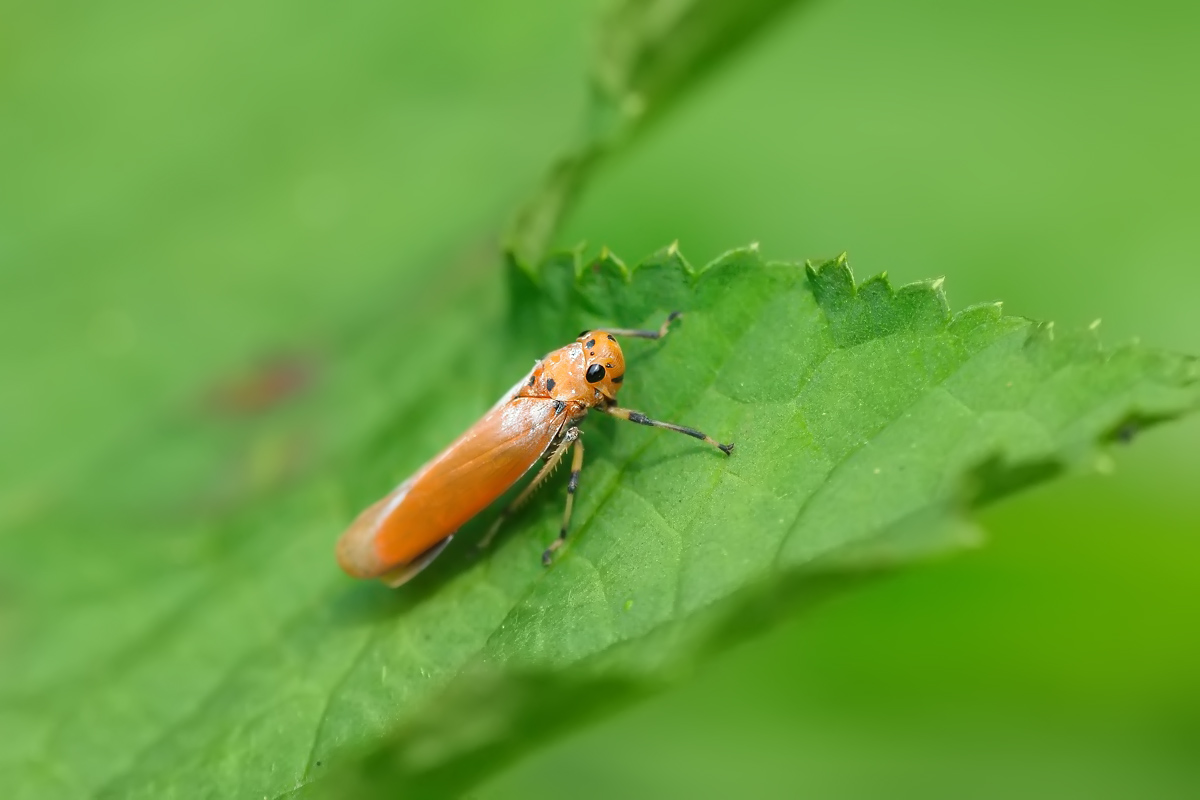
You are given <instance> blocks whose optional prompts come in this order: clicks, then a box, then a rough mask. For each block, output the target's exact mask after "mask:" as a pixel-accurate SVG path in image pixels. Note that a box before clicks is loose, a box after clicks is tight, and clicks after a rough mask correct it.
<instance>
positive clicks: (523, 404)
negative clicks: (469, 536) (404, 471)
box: [337, 395, 567, 583]
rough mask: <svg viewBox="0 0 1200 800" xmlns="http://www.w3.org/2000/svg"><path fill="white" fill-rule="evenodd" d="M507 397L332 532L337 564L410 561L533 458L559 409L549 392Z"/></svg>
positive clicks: (360, 570) (377, 572) (352, 566)
mask: <svg viewBox="0 0 1200 800" xmlns="http://www.w3.org/2000/svg"><path fill="white" fill-rule="evenodd" d="M510 397H511V395H509V396H508V397H506V399H505V400H501V401H500V402H499V403H497V404H496V405H495V406H493V407H492V410H491V411H489V412H488V413H487V414H485V415H484V416H483V418H482V419H480V420H479V421H478V422H476V423H475V424H474V425H472V426H471V427H470V428H469V429H468V430H467V432H466V433H464V434H463V435H462V436H460V437H458V439H457V440H455V441H454V443H453V444H451V445H450V446H449V447H447V448H446V449H445V450H443V451H442V452H441V453H440V454H439V455H438V456H436V457H435V458H434V459H433V460H432V461H430V462H429V463H428V464H426V465H425V466H423V467H421V468H420V469H419V470H417V472H416V474H414V475H413V476H412V477H411V478H409V479H408V480H406V481H405V482H404V483H402V484H400V485H399V486H397V487H396V488H395V489H393V490H392V492H391V493H390V494H388V496H387V497H385V498H383V499H382V500H380V501H379V502H378V503H375V504H374V505H373V506H371V507H370V508H368V509H367V510H366V511H364V512H362V513H361V514H359V515H358V519H356V520H354V523H353V524H351V526H350V527H349V528H348V529H347V530H346V532H345V533H343V534H342V538H341V539H339V540H338V545H337V558H338V563H339V564H341V566H342V569H344V570H345V571H346V572H348V573H349V574H350V575H353V576H354V577H356V578H377V577H380V576H382V575H384V573H387V572H392V571H394V570H397V569H398V568H401V567H404V566H405V565H409V564H412V563H413V562H415V561H417V560H418V559H419V558H420V556H422V555H423V554H425V553H427V552H429V551H430V550H431V549H432V548H434V547H435V546H437V545H438V544H439V543H441V542H442V541H444V540H445V539H446V538H447V537H449V536H451V535H452V534H453V533H454V532H455V531H457V530H458V528H459V527H460V526H461V525H462V524H463V523H465V522H466V521H467V520H469V519H471V517H473V516H475V515H476V514H478V513H479V512H480V511H482V510H483V509H485V508H487V506H488V505H490V504H491V503H492V501H493V500H495V499H496V498H497V497H499V496H500V495H502V494H504V492H505V490H506V489H508V488H509V487H510V486H512V485H513V484H514V483H516V482H517V480H518V479H520V477H521V476H522V475H523V474H525V472H526V470H528V469H529V468H530V467H531V466H533V464H534V463H535V462H536V461H537V460H538V458H539V457H540V456H541V455H542V453H544V452H545V450H546V448H547V447H549V445H550V443H551V442H552V441H554V437H555V436H557V435H558V432H559V431H560V430H562V427H563V425H564V424H566V420H567V415H566V414H563V413H559V414H557V415H556V414H555V410H554V401H553V400H551V399H549V398H542V397H512V398H511V399H508V398H510ZM556 417H557V418H556ZM433 555H436V553H434V554H433ZM421 566H423V564H422V565H421ZM415 572H416V569H414V570H412V571H411V572H406V573H405V576H404V577H408V576H410V575H411V574H413V573H415ZM399 582H402V580H401V581H398V583H399Z"/></svg>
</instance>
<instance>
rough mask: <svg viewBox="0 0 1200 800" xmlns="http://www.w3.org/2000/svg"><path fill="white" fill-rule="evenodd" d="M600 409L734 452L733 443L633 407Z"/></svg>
mask: <svg viewBox="0 0 1200 800" xmlns="http://www.w3.org/2000/svg"><path fill="white" fill-rule="evenodd" d="M599 410H600V411H603V412H604V413H605V414H610V415H612V416H614V417H617V418H618V419H627V420H629V421H630V422H636V423H637V424H638V425H649V426H650V427H651V428H666V429H667V430H669V431H675V432H676V433H683V434H687V435H688V436H691V437H693V438H695V439H700V440H701V441H703V442H705V443H707V444H711V445H712V446H713V447H715V448H717V449H718V450H720V451H721V452H722V453H724V454H725V455H729V454H730V453H732V452H733V444H732V443H730V444H721V443H720V442H718V441H717V440H716V439H714V438H712V437H711V436H709V435H708V434H707V433H704V432H703V431H698V430H696V429H695V428H687V427H684V426H683V425H676V424H674V423H672V422H663V421H661V420H657V419H650V418H649V417H647V416H646V415H645V414H643V413H642V412H640V411H633V410H631V409H628V408H620V407H618V406H608V407H607V408H600V409H599Z"/></svg>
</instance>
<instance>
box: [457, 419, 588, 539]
mask: <svg viewBox="0 0 1200 800" xmlns="http://www.w3.org/2000/svg"><path fill="white" fill-rule="evenodd" d="M580 433H581V431H580V430H579V428H568V429H567V430H566V431H565V432H564V433H563V435H562V440H561V441H559V442H558V444H556V445H555V446H554V449H553V450H552V451H551V452H550V455H548V456H547V457H546V463H545V464H543V465H542V468H541V469H540V470H538V473H537V475H534V476H533V480H532V481H530V482H529V485H527V486H526V487H525V488H524V489H522V490H521V493H520V494H519V495H517V496H516V498H514V499H513V501H512V502H511V503H509V504H508V505H507V506H505V507H504V510H503V511H501V512H500V513H499V514H498V515H497V516H496V521H495V522H493V523H492V527H490V528H488V532H487V533H485V534H484V535H483V538H482V539H480V540H479V543H478V544H476V545H475V546H476V547H477V548H478V549H480V550H482V549H484V548H485V547H487V546H488V545H490V544H491V543H492V540H493V539H495V538H496V534H497V533H499V531H500V528H501V526H503V525H504V523H505V522H507V521H508V518H509V517H511V516H512V515H513V514H515V513H516V512H517V510H518V509H519V508H520V507H521V506H523V505H525V501H526V500H528V499H529V497H530V495H532V494H533V493H534V492H535V491H537V489H538V487H539V486H541V485H542V483H544V482H545V480H546V478H549V477H550V473H552V472H554V469H555V467H557V466H558V462H559V461H561V460H562V457H563V456H564V455H565V454H566V452H567V448H568V447H570V446H571V443H572V442H577V441H578V439H579V435H580Z"/></svg>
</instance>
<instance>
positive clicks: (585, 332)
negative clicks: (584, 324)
mask: <svg viewBox="0 0 1200 800" xmlns="http://www.w3.org/2000/svg"><path fill="white" fill-rule="evenodd" d="M591 332H592V329H591V328H584V329H583V330H581V331H580V332H579V335H578V336H576V337H575V338H576V339H582V338H583V337H585V336H587V335H588V334H589V333H591Z"/></svg>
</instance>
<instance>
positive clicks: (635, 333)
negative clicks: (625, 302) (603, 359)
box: [580, 311, 683, 339]
mask: <svg viewBox="0 0 1200 800" xmlns="http://www.w3.org/2000/svg"><path fill="white" fill-rule="evenodd" d="M682 316H683V312H682V311H672V312H671V313H670V314H668V315H667V318H666V319H665V320H663V324H662V325H660V326H659V327H658V330H654V331H650V330H642V329H640V328H605V329H604V330H605V331H606V332H608V333H611V334H612V335H613V336H632V337H633V338H635V339H661V338H663V337H664V336H666V335H667V332H668V331H670V330H671V323H672V322H674V321H675V320H677V319H679V318H680V317H682ZM584 333H587V331H584ZM580 335H581V336H582V334H580Z"/></svg>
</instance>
